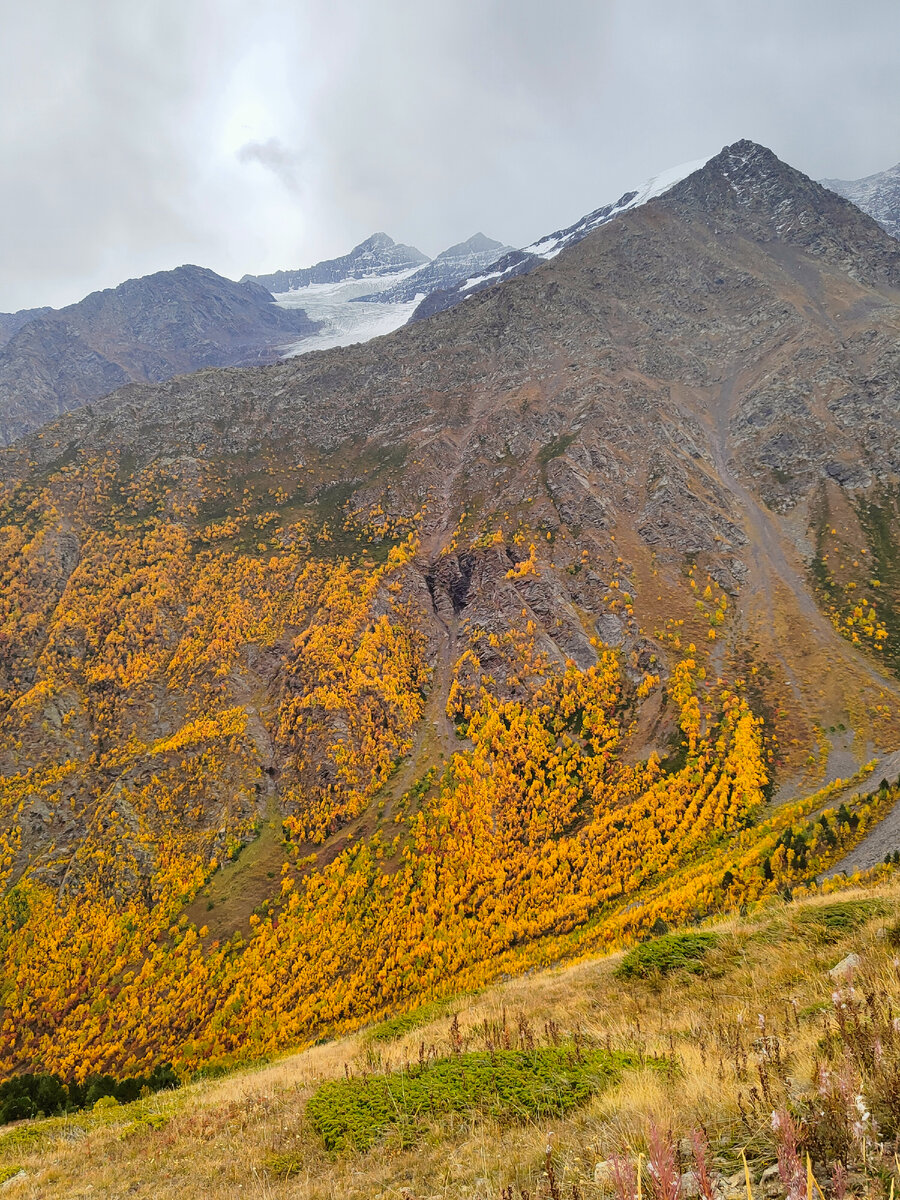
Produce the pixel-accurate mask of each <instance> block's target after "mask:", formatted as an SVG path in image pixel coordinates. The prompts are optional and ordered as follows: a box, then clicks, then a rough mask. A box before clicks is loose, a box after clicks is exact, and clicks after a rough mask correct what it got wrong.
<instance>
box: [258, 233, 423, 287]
mask: <svg viewBox="0 0 900 1200" xmlns="http://www.w3.org/2000/svg"><path fill="white" fill-rule="evenodd" d="M427 262H428V255H427V254H423V253H422V251H421V250H417V249H416V248H415V246H403V245H399V244H398V243H397V242H395V241H394V240H393V238H389V237H388V235H387V234H386V233H373V234H372V236H371V237H370V238H366V240H365V241H364V242H360V243H359V245H358V246H354V247H353V249H352V250H351V251H350V253H349V254H342V255H341V256H340V258H329V259H326V260H324V261H323V262H320V263H316V264H315V266H313V267H298V268H297V269H296V270H294V271H274V272H273V273H272V274H270V275H245V276H244V277H243V279H242V281H241V282H242V283H243V282H246V281H248V280H249V281H252V282H255V283H258V284H261V285H262V286H263V287H264V288H267V289H268V291H270V292H275V293H278V292H289V291H295V290H296V289H297V288H302V287H308V286H309V285H310V284H314V283H320V284H321V283H343V282H345V281H346V280H349V279H366V278H368V277H369V276H372V277H376V276H379V275H394V274H398V273H399V272H401V271H411V270H414V269H415V268H416V267H420V266H422V265H423V264H425V263H427Z"/></svg>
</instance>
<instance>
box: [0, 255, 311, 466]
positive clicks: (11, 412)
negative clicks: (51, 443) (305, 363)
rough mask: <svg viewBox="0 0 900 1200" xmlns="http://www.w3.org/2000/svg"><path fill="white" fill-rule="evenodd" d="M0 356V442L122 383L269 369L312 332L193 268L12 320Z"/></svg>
mask: <svg viewBox="0 0 900 1200" xmlns="http://www.w3.org/2000/svg"><path fill="white" fill-rule="evenodd" d="M5 328H6V329H7V330H9V331H10V333H11V336H10V337H9V340H8V341H7V342H6V345H5V346H3V348H2V350H0V441H3V442H4V443H8V442H10V441H13V440H14V439H15V438H17V437H20V436H21V435H22V434H23V433H27V432H29V431H30V430H32V429H36V428H38V427H39V426H40V425H42V424H43V423H44V422H46V421H48V420H50V419H51V418H53V417H55V416H58V415H59V414H60V413H63V412H67V411H68V410H69V409H72V408H76V407H78V406H79V405H81V404H85V403H88V402H89V401H92V400H96V399H98V398H99V397H101V396H105V395H107V394H108V393H109V392H110V391H112V390H114V389H115V388H117V387H120V386H121V385H122V384H124V383H127V382H129V381H131V380H135V381H140V382H151V381H152V382H159V381H160V380H164V379H169V378H171V376H173V375H177V374H181V373H185V372H189V371H196V370H199V369H200V368H201V367H213V366H215V367H221V366H227V365H232V364H239V363H246V362H258V361H271V359H272V358H274V357H275V356H276V355H277V353H278V351H279V348H280V347H282V346H283V345H284V344H285V343H287V342H289V341H291V340H293V339H295V338H296V337H297V336H298V335H301V334H309V333H312V332H313V331H314V330H315V328H316V325H315V323H314V322H311V321H310V320H309V319H308V318H307V316H306V314H305V313H304V312H303V311H302V310H301V309H294V310H291V311H287V310H284V309H282V308H279V307H278V306H277V305H276V304H275V303H274V302H273V300H272V297H271V296H270V295H269V293H268V292H266V291H265V289H263V288H261V287H259V286H258V285H257V284H252V283H241V284H238V283H233V282H232V281H231V280H229V279H223V278H222V276H220V275H216V274H215V273H214V272H213V271H209V270H206V269H205V268H202V267H193V266H185V267H178V268H177V269H176V270H174V271H160V272H158V273H157V274H155V275H147V276H145V277H144V278H142V279H129V280H127V281H126V282H125V283H123V284H120V285H119V286H118V287H116V288H108V289H106V290H105V291H100V292H92V293H91V295H89V296H86V297H85V299H84V300H81V301H79V302H78V303H77V304H71V305H69V306H68V307H67V308H62V309H59V310H56V311H54V310H51V309H42V310H29V311H26V312H23V313H17V314H11V315H10V316H9V317H8V318H7V320H6V324H5Z"/></svg>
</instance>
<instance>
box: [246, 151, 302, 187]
mask: <svg viewBox="0 0 900 1200" xmlns="http://www.w3.org/2000/svg"><path fill="white" fill-rule="evenodd" d="M237 159H238V162H242V163H252V162H256V163H259V164H260V166H262V167H265V169H266V170H267V171H271V172H272V174H273V175H274V176H275V177H276V179H279V180H281V182H282V183H283V184H284V186H285V187H286V188H287V190H288V191H289V192H292V193H293V194H294V195H296V196H299V195H300V191H301V188H300V179H299V176H298V167H299V165H300V158H299V155H297V154H295V153H294V152H293V151H291V150H288V149H287V147H286V146H283V145H282V144H281V142H280V141H279V140H278V138H269V139H268V140H267V141H265V142H245V143H244V145H243V146H241V147H240V149H239V150H238V152H237Z"/></svg>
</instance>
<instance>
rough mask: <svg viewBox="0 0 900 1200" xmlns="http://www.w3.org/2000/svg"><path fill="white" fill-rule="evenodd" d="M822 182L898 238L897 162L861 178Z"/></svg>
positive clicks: (899, 182)
mask: <svg viewBox="0 0 900 1200" xmlns="http://www.w3.org/2000/svg"><path fill="white" fill-rule="evenodd" d="M822 185H823V187H827V188H830V189H831V190H832V191H833V192H837V193H838V195H839V196H844V197H845V198H846V199H847V200H850V201H851V202H852V203H853V204H855V205H856V207H857V208H861V209H862V210H863V212H864V213H868V214H869V216H870V217H874V218H875V220H876V221H877V222H878V224H879V225H880V226H881V227H882V229H886V230H887V231H888V233H889V234H890V235H891V236H892V237H895V238H900V163H898V164H897V166H895V167H891V168H890V169H889V170H887V171H879V172H878V173H877V174H875V175H867V176H866V177H865V179H823V180H822Z"/></svg>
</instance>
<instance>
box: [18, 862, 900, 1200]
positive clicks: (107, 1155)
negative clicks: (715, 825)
mask: <svg viewBox="0 0 900 1200" xmlns="http://www.w3.org/2000/svg"><path fill="white" fill-rule="evenodd" d="M898 942H900V881H898V879H897V877H896V875H895V874H894V873H893V872H887V871H886V872H885V873H884V875H883V876H882V878H881V879H879V880H876V881H870V882H869V883H867V884H866V883H860V884H858V885H857V886H848V887H846V888H845V889H844V890H843V891H840V892H833V893H831V894H828V895H819V896H809V897H805V898H803V899H801V900H797V901H794V902H793V903H785V902H784V901H782V900H779V899H769V900H766V901H763V902H761V903H760V904H758V905H756V906H754V908H753V909H752V911H750V912H749V913H748V914H747V915H745V916H742V917H733V918H730V919H727V920H723V921H720V922H718V923H715V924H707V925H706V926H704V927H703V928H700V929H698V928H696V927H695V928H693V929H691V930H686V931H673V932H670V933H668V934H666V935H663V936H662V937H660V938H658V939H656V940H653V941H649V942H644V943H641V944H640V945H639V946H637V947H635V948H633V949H632V951H629V952H627V953H626V954H625V955H624V956H623V955H621V954H618V955H613V956H610V957H606V958H595V959H590V960H585V961H582V962H581V963H578V964H576V965H573V966H568V967H566V968H564V969H555V970H545V971H543V972H540V973H535V974H532V975H530V976H527V977H523V978H519V979H516V980H513V981H510V982H507V983H504V984H501V985H497V986H494V987H491V988H488V989H486V990H484V991H482V992H480V993H477V994H472V995H468V996H460V997H456V998H454V999H453V1000H451V1001H447V1002H445V1003H443V1004H439V1005H432V1006H430V1007H426V1008H424V1009H420V1010H418V1011H415V1012H412V1013H407V1014H405V1015H400V1016H398V1017H396V1018H394V1019H392V1020H390V1021H387V1022H384V1023H382V1024H381V1025H376V1026H371V1027H369V1028H368V1029H366V1030H363V1031H361V1032H358V1033H356V1034H354V1035H352V1036H350V1037H347V1038H345V1039H342V1040H340V1041H335V1042H331V1043H328V1044H324V1045H320V1046H316V1047H313V1048H311V1049H309V1050H307V1051H304V1052H303V1053H300V1054H296V1055H292V1056H291V1057H287V1058H284V1059H281V1060H279V1061H277V1062H274V1063H270V1064H268V1065H265V1066H262V1067H259V1068H257V1069H252V1070H246V1071H243V1072H240V1073H236V1074H232V1075H230V1076H227V1077H224V1078H220V1079H217V1080H206V1081H202V1082H198V1083H194V1084H191V1085H189V1086H187V1087H185V1088H182V1089H181V1090H179V1091H177V1092H170V1093H165V1092H161V1093H158V1094H157V1095H155V1096H153V1097H148V1098H146V1099H144V1100H140V1101H137V1102H136V1103H134V1104H130V1105H124V1106H114V1105H109V1104H108V1103H107V1104H105V1105H101V1106H100V1107H98V1109H97V1110H95V1111H93V1112H88V1113H82V1114H77V1115H76V1116H70V1117H68V1118H62V1117H60V1118H52V1119H48V1120H43V1121H41V1120H38V1121H35V1122H26V1123H21V1124H18V1125H15V1126H11V1127H9V1128H8V1129H7V1130H6V1131H5V1132H4V1133H3V1134H2V1136H0V1178H6V1180H7V1182H6V1183H5V1184H4V1194H8V1195H9V1196H11V1197H20V1196H23V1197H24V1196H40V1197H47V1198H51V1197H67V1198H75V1197H87V1196H126V1195H127V1196H136V1197H150V1196H153V1197H165V1196H175V1195H178V1196H180V1197H182V1198H184V1200H193V1198H199V1197H204V1198H211V1200H218V1198H220V1197H221V1198H224V1197H236V1196H277V1197H286V1198H287V1197H297V1198H300V1197H303V1198H312V1197H323V1198H324V1197H338V1196H339V1197H358V1198H359V1200H362V1198H363V1197H366V1198H368V1197H375V1196H380V1197H383V1198H384V1200H387V1198H388V1197H401V1196H407V1197H434V1198H436V1197H442V1198H443V1197H447V1198H449V1197H463V1196H466V1197H473V1198H474V1197H483V1198H484V1200H489V1198H493V1197H501V1196H504V1195H506V1196H508V1195H510V1194H514V1195H516V1196H519V1195H525V1196H528V1197H539V1196H551V1195H552V1194H553V1191H552V1187H555V1188H556V1189H557V1194H558V1195H560V1196H565V1197H566V1198H568V1197H569V1196H571V1195H581V1196H582V1197H593V1196H599V1195H602V1194H604V1193H605V1192H606V1191H608V1190H610V1184H609V1176H610V1168H609V1162H610V1160H611V1158H612V1156H614V1155H616V1154H621V1155H623V1160H622V1165H623V1167H624V1168H625V1169H626V1174H627V1165H628V1163H629V1162H634V1161H636V1158H637V1155H638V1154H640V1153H644V1154H646V1153H647V1151H648V1148H649V1149H650V1151H651V1153H653V1148H652V1144H651V1143H652V1140H653V1136H654V1135H653V1130H654V1127H655V1128H656V1129H657V1130H658V1131H659V1132H658V1136H657V1151H656V1153H657V1155H658V1154H659V1153H660V1149H659V1146H660V1143H662V1144H663V1147H664V1146H665V1144H670V1145H671V1146H672V1147H673V1148H674V1149H675V1152H676V1154H677V1155H680V1156H682V1158H683V1160H684V1161H683V1162H682V1163H681V1164H680V1166H681V1167H683V1169H685V1170H687V1168H688V1165H689V1162H690V1151H689V1148H688V1146H687V1144H686V1143H685V1141H684V1139H686V1138H687V1137H689V1136H690V1134H691V1133H692V1132H695V1131H698V1130H703V1131H705V1136H706V1138H707V1139H708V1145H709V1155H710V1159H711V1163H712V1166H713V1168H714V1170H715V1172H716V1174H717V1175H718V1177H719V1180H720V1182H719V1184H718V1185H717V1186H718V1194H720V1195H723V1196H725V1197H728V1196H735V1197H737V1196H738V1195H744V1196H746V1183H745V1181H744V1178H743V1175H742V1171H743V1165H742V1158H741V1153H742V1151H744V1152H745V1153H746V1156H747V1160H748V1163H749V1171H750V1176H751V1180H752V1192H753V1196H754V1197H757V1198H758V1197H762V1196H773V1197H774V1196H780V1195H784V1194H785V1192H786V1191H787V1190H788V1189H787V1187H786V1186H785V1183H784V1182H783V1180H782V1178H781V1177H779V1176H778V1175H774V1176H773V1173H772V1172H771V1171H769V1172H768V1173H767V1174H766V1175H765V1178H764V1179H763V1172H765V1171H766V1170H767V1168H770V1167H772V1166H773V1165H774V1164H775V1163H776V1158H777V1155H778V1150H779V1145H778V1142H779V1138H780V1149H781V1155H782V1173H783V1174H784V1175H785V1176H786V1177H787V1178H788V1183H789V1185H790V1172H791V1171H792V1170H795V1169H796V1166H797V1162H799V1163H800V1164H801V1165H802V1167H803V1179H802V1188H800V1191H799V1193H796V1194H805V1189H806V1177H805V1169H806V1168H805V1154H806V1153H807V1152H809V1153H810V1155H811V1161H812V1166H813V1169H814V1171H815V1174H816V1178H817V1180H818V1181H819V1182H821V1184H822V1187H823V1190H824V1192H825V1194H826V1196H828V1197H831V1196H833V1195H835V1196H836V1195H841V1194H845V1195H849V1196H871V1197H876V1196H882V1195H885V1196H886V1195H888V1194H889V1191H890V1188H891V1179H892V1177H893V1178H894V1182H895V1183H896V1171H897V1162H896V1158H895V1156H894V1153H893V1151H894V1148H895V1147H896V1139H897V1135H898V1130H900V1086H898V1067H900V1033H898V1032H897V1028H896V1025H897V1018H896V1017H895V1016H894V1013H895V1012H897V1011H898V1009H900V969H898V959H897V957H896V955H897V948H896V947H897V945H898ZM851 953H852V954H855V955H857V956H858V962H857V963H856V966H855V969H851V970H850V972H849V973H844V972H842V971H840V970H839V971H838V972H837V973H833V968H834V967H835V966H837V965H838V964H841V963H842V962H843V961H844V960H845V958H846V956H847V955H848V954H851ZM830 972H832V973H830ZM478 1064H481V1065H480V1067H479V1066H478ZM486 1064H488V1065H486ZM490 1064H493V1065H492V1066H491V1065H490ZM529 1064H530V1065H529ZM535 1064H543V1065H540V1066H539V1067H538V1068H536V1069H532V1068H535ZM548 1064H549V1065H548ZM476 1068H477V1069H476ZM529 1070H530V1072H531V1073H530V1075H529V1077H528V1086H527V1087H524V1088H522V1087H519V1085H518V1084H517V1082H516V1081H517V1079H521V1078H523V1077H524V1076H523V1071H525V1073H527V1071H529ZM491 1071H493V1074H491ZM517 1072H518V1075H517ZM537 1078H540V1079H543V1080H544V1081H545V1082H547V1085H548V1086H547V1087H546V1088H545V1089H544V1091H541V1090H540V1088H539V1087H536V1086H535V1082H534V1081H535V1079H537ZM462 1079H465V1080H466V1081H467V1082H466V1084H465V1086H464V1087H463V1085H462V1084H461V1083H460V1081H461V1080H462ZM491 1080H493V1081H494V1082H493V1083H491ZM573 1080H576V1083H575V1084H573V1083H572V1081H573ZM486 1081H487V1082H486ZM567 1086H568V1087H569V1091H568V1092H567V1091H566V1088H567ZM479 1088H480V1089H481V1090H480V1091H479ZM466 1089H468V1090H466ZM573 1089H574V1090H573ZM376 1093H377V1094H378V1095H380V1096H382V1097H384V1096H385V1095H389V1094H390V1095H392V1096H393V1100H392V1104H393V1115H390V1114H389V1115H388V1116H386V1117H385V1115H384V1112H382V1118H381V1124H380V1126H379V1128H377V1129H369V1130H368V1131H365V1130H363V1131H362V1132H363V1134H364V1136H362V1138H361V1141H360V1144H359V1145H358V1144H357V1143H356V1142H355V1141H354V1136H355V1135H353V1136H350V1137H349V1138H347V1139H345V1142H344V1145H343V1147H342V1148H338V1149H329V1148H328V1145H329V1144H331V1145H333V1144H334V1138H333V1136H332V1138H331V1142H330V1143H329V1137H328V1131H329V1130H330V1131H331V1134H332V1135H333V1133H334V1130H335V1129H336V1128H338V1127H341V1128H344V1129H346V1128H349V1127H350V1126H352V1122H353V1121H355V1120H357V1119H358V1117H359V1113H360V1111H362V1109H361V1107H360V1104H361V1103H362V1104H363V1107H364V1104H365V1103H369V1102H370V1101H371V1100H372V1097H373V1096H374V1095H375V1094H376ZM426 1093H428V1094H429V1095H430V1097H431V1101H430V1104H429V1105H427V1106H426V1105H424V1104H423V1102H422V1096H423V1095H424V1094H426ZM569 1094H571V1095H572V1096H573V1097H574V1100H573V1102H572V1103H571V1104H569V1103H568V1101H565V1102H564V1097H565V1096H566V1095H569ZM361 1098H362V1100H361ZM554 1106H555V1110H554ZM548 1109H549V1110H554V1111H548ZM368 1111H374V1109H370V1110H368ZM773 1112H780V1113H781V1114H782V1117H781V1122H782V1130H783V1128H784V1124H785V1122H786V1121H787V1116H786V1114H790V1119H791V1120H792V1121H793V1122H795V1123H796V1127H797V1130H798V1132H799V1145H798V1149H799V1155H800V1158H799V1159H797V1160H793V1159H792V1158H791V1155H790V1153H789V1151H790V1144H789V1143H790V1138H788V1139H787V1140H785V1138H784V1136H783V1135H782V1134H779V1133H778V1132H777V1131H776V1130H773V1122H772V1114H773ZM342 1122H343V1125H342ZM348 1122H349V1123H350V1125H349V1126H348ZM548 1144H549V1145H550V1146H551V1147H552V1151H551V1154H550V1159H549V1161H550V1163H551V1166H552V1168H553V1173H554V1182H553V1185H552V1186H551V1182H550V1180H549V1178H548V1176H547V1171H546V1164H547V1161H548V1159H547V1154H546V1148H547V1146H548ZM361 1147H362V1148H361ZM792 1162H793V1166H792V1165H791V1164H792ZM839 1162H842V1163H843V1164H844V1166H845V1168H846V1171H845V1174H846V1178H843V1179H842V1172H841V1169H840V1168H838V1169H837V1175H836V1176H835V1174H834V1172H835V1164H837V1163H839ZM644 1163H645V1180H644V1193H643V1194H645V1195H646V1194H648V1193H651V1194H653V1191H654V1189H653V1185H652V1180H651V1178H650V1176H649V1175H647V1174H646V1158H645V1159H644ZM795 1173H796V1171H795ZM793 1186H794V1188H795V1189H796V1188H797V1187H799V1182H798V1178H794V1179H793ZM510 1187H514V1189H515V1191H514V1192H513V1193H510V1192H509V1191H504V1189H508V1188H510ZM842 1188H843V1192H842V1190H841V1189H842ZM573 1189H574V1190H573ZM613 1190H614V1189H613ZM656 1194H662V1193H661V1192H660V1191H659V1189H658V1188H657V1191H656Z"/></svg>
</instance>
